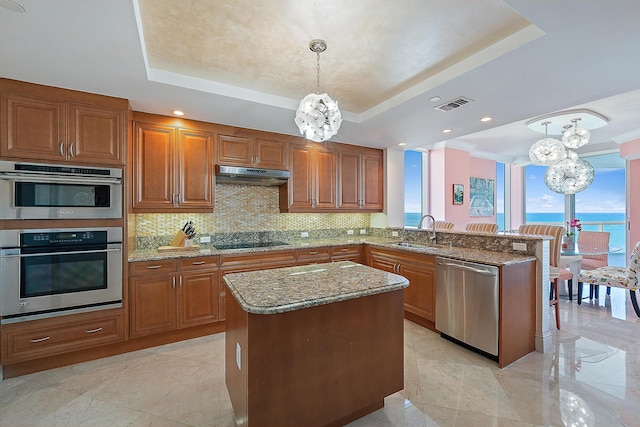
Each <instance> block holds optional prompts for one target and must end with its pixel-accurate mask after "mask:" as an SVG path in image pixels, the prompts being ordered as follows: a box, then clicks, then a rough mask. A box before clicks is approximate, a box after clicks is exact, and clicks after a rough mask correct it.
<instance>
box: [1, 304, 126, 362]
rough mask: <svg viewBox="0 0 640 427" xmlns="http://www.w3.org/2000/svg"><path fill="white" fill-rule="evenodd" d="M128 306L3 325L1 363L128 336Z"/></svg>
mask: <svg viewBox="0 0 640 427" xmlns="http://www.w3.org/2000/svg"><path fill="white" fill-rule="evenodd" d="M124 323H125V320H124V310H122V309H118V310H104V311H101V310H97V311H93V312H90V313H81V314H73V315H68V316H61V317H53V318H50V319H41V320H32V321H29V322H21V323H10V324H6V325H2V329H1V334H0V337H1V338H0V342H1V343H2V345H1V347H0V364H2V365H9V364H12V363H18V362H23V361H26V360H32V359H38V358H41V357H47V356H55V355H58V354H63V353H67V352H70V351H75V350H81V349H87V348H92V347H97V346H101V345H106V344H113V343H117V342H121V341H124V340H125V328H124Z"/></svg>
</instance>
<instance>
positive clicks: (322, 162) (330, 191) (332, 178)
mask: <svg viewBox="0 0 640 427" xmlns="http://www.w3.org/2000/svg"><path fill="white" fill-rule="evenodd" d="M336 157H337V156H336V152H335V151H332V150H325V149H317V150H316V152H315V173H314V181H315V182H314V189H315V195H314V196H313V197H314V203H313V205H314V208H316V209H336V208H337V202H338V200H337V196H336V193H337V179H338V170H337V163H338V162H337V158H336Z"/></svg>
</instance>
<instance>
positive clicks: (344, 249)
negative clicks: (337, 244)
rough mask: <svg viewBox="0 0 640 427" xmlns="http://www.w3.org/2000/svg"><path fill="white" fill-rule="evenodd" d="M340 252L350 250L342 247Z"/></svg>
mask: <svg viewBox="0 0 640 427" xmlns="http://www.w3.org/2000/svg"><path fill="white" fill-rule="evenodd" d="M340 252H349V248H343V249H340Z"/></svg>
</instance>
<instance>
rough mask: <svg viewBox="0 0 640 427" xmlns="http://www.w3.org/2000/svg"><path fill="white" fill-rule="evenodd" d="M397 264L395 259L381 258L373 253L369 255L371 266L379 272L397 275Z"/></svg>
mask: <svg viewBox="0 0 640 427" xmlns="http://www.w3.org/2000/svg"><path fill="white" fill-rule="evenodd" d="M397 265H398V264H397V262H396V261H395V260H394V259H393V258H389V257H386V256H381V255H378V254H375V253H373V252H370V253H369V266H370V267H373V268H377V269H378V270H383V271H388V272H389V273H397V271H396V268H397Z"/></svg>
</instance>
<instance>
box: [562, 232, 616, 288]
mask: <svg viewBox="0 0 640 427" xmlns="http://www.w3.org/2000/svg"><path fill="white" fill-rule="evenodd" d="M621 250H622V248H620V247H616V246H608V247H606V248H594V247H583V248H580V247H579V246H578V245H577V244H576V245H575V246H574V247H573V248H572V249H561V250H560V267H561V268H568V269H569V270H570V271H571V273H572V274H573V278H574V281H575V283H576V284H577V279H578V276H579V275H580V265H581V264H582V258H583V257H584V256H588V255H604V254H610V253H615V252H620V251H621ZM559 294H560V295H561V296H565V297H567V296H569V297H573V296H574V295H577V294H578V286H574V287H573V291H572V295H571V296H570V295H569V290H568V287H567V286H566V283H565V285H564V286H562V287H561V288H560V289H559ZM570 299H571V298H570Z"/></svg>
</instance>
